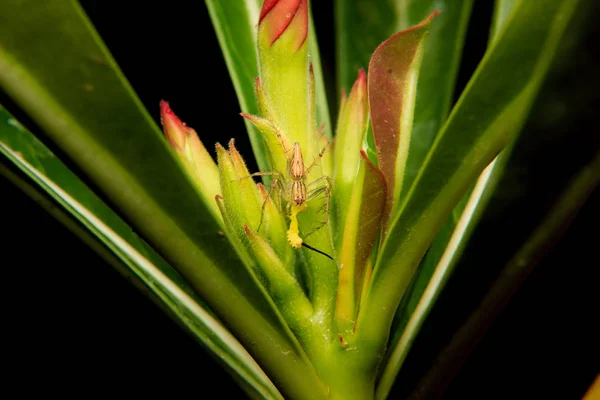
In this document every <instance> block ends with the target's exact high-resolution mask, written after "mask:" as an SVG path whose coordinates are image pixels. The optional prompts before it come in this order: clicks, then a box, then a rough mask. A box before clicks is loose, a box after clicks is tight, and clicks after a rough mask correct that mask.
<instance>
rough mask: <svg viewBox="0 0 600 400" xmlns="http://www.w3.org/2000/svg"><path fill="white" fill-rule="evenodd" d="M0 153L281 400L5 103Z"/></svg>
mask: <svg viewBox="0 0 600 400" xmlns="http://www.w3.org/2000/svg"><path fill="white" fill-rule="evenodd" d="M0 153H1V154H2V155H3V156H4V157H6V160H8V162H11V163H13V164H14V165H15V166H17V167H18V168H19V169H20V170H21V171H22V172H23V173H24V174H25V175H26V176H27V177H28V178H29V180H30V181H31V183H29V182H27V181H26V180H25V179H23V178H21V177H19V176H18V175H17V174H15V173H13V172H12V171H11V170H10V169H8V168H7V167H5V166H3V165H2V164H0V173H1V174H2V175H5V176H6V177H7V178H8V179H9V180H10V181H12V182H13V183H15V184H16V185H17V186H18V187H20V188H21V189H22V190H23V191H25V192H26V193H27V194H28V195H30V196H31V197H33V198H34V199H36V201H37V202H38V203H39V204H42V205H43V206H44V207H45V208H46V209H47V210H48V211H49V212H51V213H52V214H53V215H54V216H55V217H56V218H57V219H59V220H60V221H61V222H63V223H64V224H65V225H66V226H67V227H68V228H69V229H71V230H72V231H73V232H74V233H75V234H77V235H78V236H80V237H81V238H82V239H83V240H84V241H85V242H86V243H88V244H89V245H90V246H91V247H92V248H93V249H94V250H95V251H97V252H98V253H99V254H100V255H101V256H102V257H103V258H104V259H106V260H107V261H109V262H110V263H111V264H112V265H113V266H115V268H116V269H117V270H118V271H119V272H121V273H122V274H123V275H125V276H126V277H127V278H128V279H129V280H132V281H133V282H134V284H135V285H136V287H138V288H139V289H141V290H142V291H143V292H144V293H145V294H146V295H148V296H149V297H150V298H151V299H152V300H153V301H154V302H155V303H156V304H158V305H159V306H160V307H161V308H163V310H164V311H166V312H167V313H168V314H170V315H171V316H172V318H173V319H174V320H175V321H176V322H177V323H179V324H180V325H182V326H183V327H184V328H185V329H186V330H187V331H188V332H189V333H190V334H192V335H193V336H194V337H195V338H196V339H197V340H198V341H200V342H201V343H202V344H203V345H204V346H206V347H207V348H208V349H209V350H210V351H211V352H212V353H214V354H216V355H217V356H218V360H219V361H220V362H222V363H223V364H225V365H226V366H227V367H228V368H230V371H233V372H234V373H235V374H237V375H238V378H240V379H242V380H244V381H245V382H246V383H247V384H248V385H249V386H250V387H251V388H253V390H255V391H257V392H259V393H261V394H262V395H263V396H265V397H267V398H270V399H278V398H282V397H281V395H280V394H279V393H278V391H277V389H276V388H275V387H274V386H273V384H272V383H271V382H270V380H269V378H268V377H267V376H266V375H265V374H264V372H263V371H262V370H261V369H260V367H259V366H258V365H257V364H256V362H255V361H254V359H253V358H252V357H251V356H250V354H248V352H247V351H246V350H245V349H244V348H243V347H242V345H241V344H240V343H239V341H238V340H237V339H236V338H235V337H234V336H233V335H232V334H231V333H230V332H229V331H228V330H227V328H225V326H223V324H222V323H221V322H220V321H219V320H218V319H217V318H216V317H215V315H214V314H213V313H212V312H211V311H210V310H209V309H208V308H207V306H206V305H205V304H204V303H203V302H202V301H201V300H200V299H199V298H198V297H197V295H196V294H194V292H193V290H192V289H191V288H190V287H189V285H187V284H186V283H185V282H184V281H183V280H182V279H181V277H180V276H179V274H178V273H177V272H176V271H175V270H174V269H173V268H172V267H171V266H170V265H169V264H168V263H166V262H165V261H164V260H163V259H162V258H161V257H160V256H159V255H158V254H156V252H154V251H153V250H152V249H151V248H150V247H149V246H148V245H146V244H145V243H144V241H143V240H141V239H140V238H139V237H138V236H137V235H136V234H135V233H134V232H133V231H132V230H131V228H130V227H129V226H127V224H126V223H125V222H124V221H123V220H122V219H121V218H119V217H118V216H117V215H116V214H115V213H114V212H113V211H112V210H111V209H110V208H109V207H107V206H106V205H105V204H104V203H103V202H102V201H101V200H100V199H99V198H98V197H97V196H96V195H94V193H93V192H92V191H91V190H90V189H89V188H88V187H86V186H85V185H84V184H83V183H82V182H81V181H80V180H79V179H78V178H77V177H76V176H75V175H74V174H73V173H72V172H71V171H69V170H68V169H67V168H66V167H65V166H64V165H63V164H62V163H61V162H60V161H59V160H58V159H57V158H56V157H55V156H54V155H53V154H52V153H51V152H50V151H49V150H48V149H46V148H45V147H44V145H43V144H41V143H40V142H39V141H38V140H37V139H36V138H35V137H34V136H33V135H32V134H31V133H30V132H28V131H27V130H25V129H24V128H23V127H22V126H21V125H20V124H19V123H18V122H17V121H16V120H15V119H14V118H13V117H12V116H11V115H10V114H9V113H8V111H7V110H6V109H4V108H2V107H1V106H0ZM3 161H4V160H3ZM48 197H49V198H48Z"/></svg>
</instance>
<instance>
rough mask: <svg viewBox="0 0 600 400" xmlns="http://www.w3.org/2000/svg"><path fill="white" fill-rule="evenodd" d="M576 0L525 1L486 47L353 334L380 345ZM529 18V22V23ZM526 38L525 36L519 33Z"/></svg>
mask: <svg viewBox="0 0 600 400" xmlns="http://www.w3.org/2000/svg"><path fill="white" fill-rule="evenodd" d="M576 5H577V2H576V1H570V0H569V1H567V0H563V1H554V2H550V3H544V4H543V5H542V4H539V3H532V2H522V3H519V4H518V5H517V6H516V9H515V11H514V12H513V13H512V14H511V19H510V21H509V25H508V26H507V27H506V28H505V29H503V30H502V33H501V36H500V37H499V38H498V40H497V41H495V42H494V43H493V44H492V46H491V48H490V49H489V50H488V52H487V53H486V55H485V57H484V59H483V61H482V62H481V64H480V66H479V68H478V69H477V71H476V72H475V74H474V76H473V78H472V79H471V81H470V82H469V85H468V86H467V88H466V90H465V92H464V93H463V95H462V96H461V98H460V100H459V102H458V103H457V106H456V107H455V109H454V110H453V112H452V114H451V115H450V118H449V119H448V122H447V123H446V125H445V126H444V128H443V129H442V131H441V133H440V134H439V136H438V137H437V138H436V141H435V142H434V145H433V147H432V149H431V151H430V152H429V154H428V156H427V158H426V160H425V163H424V165H423V167H422V168H421V170H420V172H419V174H418V176H417V178H416V180H415V184H414V185H413V187H412V188H411V190H410V192H409V193H408V194H407V197H406V198H405V199H404V201H403V203H402V206H401V209H400V213H399V215H398V217H397V218H396V220H395V221H394V222H393V224H392V226H391V228H390V231H389V235H388V237H387V239H386V241H385V242H384V244H383V246H382V251H381V253H380V257H379V259H378V262H377V265H376V267H375V271H374V275H373V279H372V285H371V291H370V292H369V296H368V297H367V299H366V304H365V305H364V306H363V308H361V313H360V314H359V321H358V326H357V336H359V334H360V335H364V336H363V340H366V341H367V342H369V343H371V345H373V344H376V345H377V346H379V347H380V348H384V346H385V343H383V342H380V341H381V339H380V337H381V336H380V335H381V332H388V331H389V328H390V323H391V319H392V317H393V313H394V311H395V309H396V308H397V306H398V303H399V302H400V299H401V297H402V295H403V294H404V291H405V290H406V288H407V286H408V284H409V282H410V280H411V277H412V275H413V273H414V271H415V269H416V267H417V265H418V263H419V261H420V260H421V258H422V257H423V254H424V253H425V251H426V250H427V248H428V247H429V244H430V243H431V241H432V240H433V238H434V236H435V234H436V233H437V232H438V230H439V229H440V228H441V227H442V225H443V223H444V221H445V220H446V218H447V216H448V215H449V214H450V212H451V211H452V209H453V208H454V206H455V205H456V203H457V202H458V201H459V200H460V198H461V197H462V195H463V194H464V193H465V192H466V191H467V190H468V188H469V187H470V185H472V183H473V182H474V180H475V179H476V178H477V176H478V175H479V174H480V173H481V171H482V170H483V169H484V168H485V167H486V166H487V165H488V164H489V163H490V162H491V161H492V160H493V159H494V157H495V156H496V155H497V154H498V152H499V151H500V150H501V149H502V148H503V147H504V146H506V145H507V143H508V142H509V141H510V140H511V139H512V137H513V135H514V133H515V132H517V131H518V129H519V128H520V127H521V126H522V124H523V121H524V119H525V117H526V116H527V113H528V112H529V109H530V107H531V104H532V101H533V99H534V98H535V94H536V93H537V91H538V89H539V87H540V84H541V82H542V80H543V78H544V76H545V75H546V72H547V70H548V67H549V65H550V62H551V60H552V58H553V56H554V53H555V51H556V48H557V46H558V43H559V41H560V39H561V37H562V35H563V33H564V31H565V29H566V26H567V23H568V21H569V19H570V18H571V16H572V15H573V12H574V9H575V7H576ZM532 21H534V22H532ZM525 36H526V37H527V38H528V40H523V37H525Z"/></svg>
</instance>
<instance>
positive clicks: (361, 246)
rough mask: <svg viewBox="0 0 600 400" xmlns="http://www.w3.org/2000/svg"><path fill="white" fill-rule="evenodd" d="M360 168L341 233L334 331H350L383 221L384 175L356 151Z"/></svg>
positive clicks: (365, 156) (344, 332)
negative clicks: (335, 328)
mask: <svg viewBox="0 0 600 400" xmlns="http://www.w3.org/2000/svg"><path fill="white" fill-rule="evenodd" d="M360 156H361V157H360V167H359V170H358V174H357V176H356V180H355V184H354V190H353V192H352V196H351V198H350V201H349V204H348V211H347V213H346V215H347V217H346V221H345V223H344V235H343V237H341V238H340V239H341V240H340V242H341V245H340V252H339V253H340V268H339V279H338V282H339V283H338V293H337V300H336V322H337V327H338V332H340V333H342V334H343V335H346V331H350V332H352V330H353V328H354V321H356V313H357V311H358V306H359V302H358V299H360V296H361V290H362V287H363V279H365V276H367V277H368V276H369V275H370V271H367V269H368V266H367V264H368V261H369V256H370V254H371V250H372V249H373V245H374V244H375V241H376V239H377V234H378V232H379V228H380V227H381V223H382V220H383V212H384V208H385V199H386V184H385V178H384V176H383V174H382V173H381V171H380V170H378V169H377V167H375V166H374V165H373V164H372V163H371V162H370V161H369V158H368V157H367V154H366V153H365V152H364V151H361V152H360Z"/></svg>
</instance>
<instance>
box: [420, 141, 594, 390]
mask: <svg viewBox="0 0 600 400" xmlns="http://www.w3.org/2000/svg"><path fill="white" fill-rule="evenodd" d="M599 185H600V152H599V153H596V154H595V156H594V157H593V159H592V160H591V161H590V162H589V163H588V164H587V165H586V166H584V167H583V168H582V169H581V170H580V171H579V172H578V173H577V174H576V175H575V176H574V177H573V178H572V179H571V182H569V183H568V185H567V187H566V188H565V189H564V190H563V191H562V193H561V194H560V196H559V198H558V199H557V201H556V202H555V204H554V206H553V207H552V209H551V210H550V211H549V212H548V214H547V215H546V216H545V217H544V218H543V220H542V221H541V222H540V224H539V225H538V226H537V227H536V228H535V230H534V231H533V233H532V234H531V236H530V237H529V238H528V239H527V241H526V242H525V243H524V244H523V246H521V248H520V249H519V250H518V251H517V252H516V253H515V255H514V256H513V257H512V258H511V259H510V261H509V262H508V263H507V264H506V265H505V266H504V268H503V269H502V271H501V272H500V275H499V276H498V278H497V279H496V281H495V282H494V283H493V285H492V286H491V287H490V288H489V290H488V291H487V293H486V295H485V297H484V298H483V299H482V301H481V302H480V303H479V305H478V306H477V308H476V309H475V310H474V311H473V312H472V313H471V315H469V317H468V318H467V320H466V321H465V323H464V324H463V325H462V326H461V327H460V328H459V329H458V331H456V332H455V333H454V335H453V337H452V340H451V341H450V343H449V344H448V345H447V346H446V347H445V348H444V349H443V350H442V351H441V352H440V354H439V356H438V357H437V359H436V360H435V361H434V364H433V366H432V367H431V369H430V370H429V371H428V372H427V373H426V374H425V375H424V376H423V377H422V378H421V380H420V382H419V383H418V388H419V389H418V391H416V392H415V393H414V395H413V396H410V398H411V399H415V400H417V399H423V400H424V399H429V398H432V396H433V397H434V396H436V394H437V393H440V392H442V391H443V389H444V387H445V386H446V385H447V383H448V382H449V381H450V380H451V379H452V377H453V375H454V374H455V372H456V371H458V370H459V369H460V367H461V365H463V363H464V362H465V360H466V359H467V356H468V355H469V353H470V352H471V350H472V349H474V348H475V345H476V344H477V342H478V341H479V340H481V338H482V337H483V336H484V335H485V333H486V332H487V330H488V329H489V328H490V326H491V325H492V323H493V321H494V320H495V318H496V316H497V315H498V314H499V313H500V312H502V310H503V309H504V307H505V306H506V304H507V303H508V302H509V301H510V299H511V298H512V296H513V295H514V293H515V292H516V291H517V290H518V288H519V287H520V286H521V284H522V283H523V282H524V281H525V280H526V279H527V277H528V276H529V274H530V273H531V272H532V271H533V269H534V268H535V266H536V265H537V264H538V262H539V261H540V260H542V259H543V258H544V256H545V255H546V253H547V252H548V251H549V250H550V249H551V248H552V247H553V245H554V244H555V243H556V242H557V240H559V238H560V237H561V236H562V235H563V234H564V232H565V231H566V230H567V229H568V227H569V225H570V223H571V221H573V219H574V218H575V217H576V216H577V213H578V212H579V210H580V209H581V207H582V206H583V205H584V204H585V202H586V201H587V199H588V198H589V196H590V195H591V194H592V193H593V192H594V190H596V189H597V188H598V186H599Z"/></svg>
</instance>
